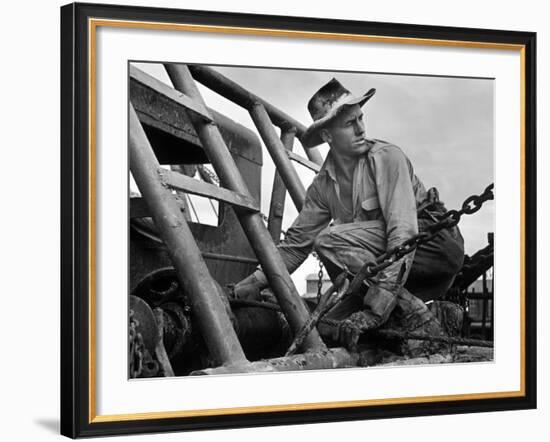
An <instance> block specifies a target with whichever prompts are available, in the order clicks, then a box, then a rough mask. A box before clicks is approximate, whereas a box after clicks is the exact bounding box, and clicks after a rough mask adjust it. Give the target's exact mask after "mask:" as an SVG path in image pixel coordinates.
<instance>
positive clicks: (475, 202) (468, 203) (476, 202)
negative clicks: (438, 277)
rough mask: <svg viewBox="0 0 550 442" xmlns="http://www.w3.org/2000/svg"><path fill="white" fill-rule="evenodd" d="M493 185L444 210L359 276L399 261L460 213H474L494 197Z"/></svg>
mask: <svg viewBox="0 0 550 442" xmlns="http://www.w3.org/2000/svg"><path fill="white" fill-rule="evenodd" d="M494 187H495V185H494V184H490V185H489V186H487V187H486V188H485V190H484V191H483V193H482V194H481V195H471V196H469V197H468V198H466V199H465V200H464V203H462V207H461V209H460V210H449V211H447V212H445V213H444V214H443V215H442V216H441V217H440V218H439V221H437V222H436V223H435V224H432V225H431V226H428V227H427V228H426V232H420V233H418V234H417V235H415V236H413V237H411V238H409V239H407V240H406V241H404V242H403V244H401V245H399V246H396V247H394V248H393V249H392V250H390V251H388V252H386V253H384V254H383V255H381V256H380V257H378V258H377V259H376V261H375V262H370V263H367V264H365V266H363V269H361V271H360V272H359V273H360V274H361V277H364V278H368V277H372V276H374V275H376V274H377V273H378V272H380V271H382V270H384V269H385V268H387V267H389V266H390V265H392V264H393V263H394V262H396V261H399V260H400V259H401V258H403V256H405V255H407V254H409V253H411V252H412V251H414V250H415V249H416V248H417V247H418V246H419V245H421V244H423V243H426V242H428V241H430V240H431V239H432V238H433V237H434V236H436V235H437V233H438V232H439V231H440V230H443V229H446V228H450V227H454V226H456V225H457V224H458V223H459V222H460V219H461V217H462V215H471V214H473V213H476V212H477V211H478V210H479V209H481V207H482V206H483V204H484V203H485V202H486V201H489V200H493V199H494V193H493V189H494ZM364 278H363V279H364Z"/></svg>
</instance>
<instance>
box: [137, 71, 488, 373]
mask: <svg viewBox="0 0 550 442" xmlns="http://www.w3.org/2000/svg"><path fill="white" fill-rule="evenodd" d="M165 68H166V70H167V72H168V75H169V77H170V79H171V81H172V83H173V85H174V88H171V87H169V86H167V85H166V84H164V83H162V82H160V81H159V80H157V79H156V78H154V77H152V76H150V75H148V74H146V73H145V72H143V71H140V70H139V69H137V68H136V67H135V66H133V65H131V66H130V79H129V81H130V88H129V91H130V105H129V106H130V121H129V123H130V134H129V148H130V169H131V174H132V177H133V179H134V180H135V183H136V185H137V188H138V189H139V194H138V193H137V192H136V193H133V194H132V195H131V200H130V214H129V216H130V260H129V262H130V272H129V287H130V294H129V310H130V312H129V377H131V378H134V377H157V376H185V375H190V374H192V375H197V374H220V373H236V372H258V371H282V370H304V369H323V368H339V367H350V366H359V365H373V364H377V363H384V362H388V360H387V358H386V359H384V357H385V355H383V354H381V353H380V352H377V351H375V350H374V349H373V348H368V347H362V348H361V349H360V350H359V351H357V352H350V351H348V350H346V349H344V348H339V347H330V343H328V344H329V345H328V346H327V343H326V342H324V341H323V340H322V339H321V337H320V335H319V333H318V331H317V329H316V327H315V325H316V323H317V322H318V321H319V320H322V318H321V317H322V314H321V313H320V312H321V310H322V308H325V309H326V308H327V306H328V305H329V304H330V303H331V302H337V299H336V297H337V296H341V295H343V294H344V292H345V289H343V287H342V284H343V282H342V281H340V283H338V284H336V283H335V285H334V286H332V287H331V289H329V290H328V291H327V292H326V293H325V295H324V296H323V297H320V298H319V299H318V301H319V303H318V304H319V305H308V304H307V303H306V302H305V301H304V300H303V299H302V298H300V296H299V295H298V293H297V291H296V288H295V287H294V284H293V282H292V279H291V278H290V276H289V274H288V272H287V270H286V267H285V266H284V263H283V262H282V260H281V258H280V256H279V254H278V252H277V250H276V244H277V243H278V241H279V239H280V237H281V223H282V217H283V209H284V202H285V195H286V192H287V191H288V193H289V195H290V197H291V198H292V201H293V203H294V204H295V206H296V208H297V209H298V210H300V209H301V207H302V204H303V201H304V198H305V189H304V186H303V184H302V182H301V181H300V179H299V177H298V174H297V173H296V170H295V169H294V167H293V165H292V161H296V162H299V163H300V164H302V165H304V166H306V167H308V168H310V169H311V170H313V171H315V172H318V171H319V169H320V165H321V164H322V158H321V156H320V155H319V153H318V152H317V151H316V150H307V151H306V154H307V155H308V157H307V158H305V157H301V156H299V155H297V154H296V153H294V152H293V151H292V148H293V143H294V139H295V138H296V137H297V138H299V137H300V136H301V134H302V133H303V132H304V130H305V127H304V126H303V125H302V124H301V123H299V122H298V121H296V120H294V119H293V118H292V117H291V116H289V115H287V114H285V113H284V112H283V111H281V110H279V109H277V108H275V107H274V106H272V105H271V104H269V103H267V102H265V101H264V100H262V99H261V98H260V97H257V96H255V95H253V94H251V93H250V92H248V91H247V90H245V89H244V88H242V87H241V86H239V85H237V84H236V83H234V82H232V81H231V80H229V79H227V78H226V77H224V76H222V75H221V74H219V73H218V72H216V71H215V70H213V69H212V68H209V67H205V66H192V65H189V66H188V65H166V66H165ZM196 82H200V83H202V84H203V85H205V86H206V87H208V88H210V89H212V90H213V91H215V92H217V93H219V94H221V95H222V96H224V97H225V98H227V99H229V100H231V101H233V102H234V103H236V104H238V105H240V106H242V107H244V108H245V109H247V110H248V111H249V113H250V115H251V117H252V119H253V121H254V123H255V125H256V128H257V130H258V133H259V134H260V136H261V138H262V140H263V143H264V145H265V146H266V148H267V150H268V152H269V154H270V155H271V157H272V159H273V161H274V163H275V165H276V167H277V173H276V176H275V179H274V183H273V189H272V194H271V200H270V201H271V206H270V212H269V216H268V217H266V216H265V215H263V214H262V213H261V212H260V208H259V204H258V202H259V201H260V200H261V194H260V192H261V173H262V144H261V142H260V139H259V137H258V135H257V134H256V133H255V132H253V131H251V130H249V129H247V128H245V127H243V126H241V125H239V124H237V123H235V122H234V121H232V120H231V119H229V118H228V117H226V116H224V115H222V114H220V113H218V112H216V111H214V110H212V109H209V108H208V107H207V106H206V104H205V102H204V100H203V99H202V97H201V94H200V92H199V89H198V88H197V85H196ZM274 126H278V128H279V129H280V134H277V132H276V131H275V128H274ZM190 195H198V196H201V197H205V198H208V199H209V200H210V201H216V202H217V203H216V204H217V205H214V204H213V205H212V209H213V212H214V214H215V216H214V220H213V222H211V223H210V225H207V224H205V223H200V222H197V221H200V220H199V219H198V217H197V215H196V213H195V214H193V204H192V201H191V200H190ZM491 195H492V193H491ZM478 208H479V207H478ZM464 213H469V212H468V211H465V212H464ZM481 255H482V256H483V259H481V258H479V257H477V258H476V257H475V255H474V257H473V259H471V260H469V261H468V262H467V265H466V266H465V268H464V269H463V272H462V273H461V275H460V276H459V278H457V282H456V283H455V286H454V287H453V288H452V289H451V290H450V292H449V294H448V295H449V299H451V298H452V299H451V300H453V301H455V302H457V303H460V304H462V305H463V306H464V307H467V304H468V302H469V301H468V299H467V297H466V295H465V293H467V292H466V290H467V288H468V286H469V285H470V284H471V282H473V281H475V280H476V279H478V278H479V276H480V275H482V274H485V272H486V270H487V269H489V268H490V267H491V266H492V242H491V243H490V244H489V246H488V248H486V249H484V252H483V253H482V254H481ZM481 255H480V256H481ZM478 258H479V259H478ZM476 260H477V261H476ZM474 264H475V265H474ZM257 265H261V266H262V268H263V269H264V272H265V273H266V276H267V278H268V280H269V283H270V287H271V290H272V292H271V291H270V292H269V293H266V294H265V296H264V298H263V299H261V300H259V301H256V302H255V301H245V300H239V299H234V298H233V297H231V296H230V294H228V291H227V290H226V289H225V287H226V286H227V285H228V284H231V283H234V282H235V281H238V280H240V279H242V278H244V277H245V276H247V275H248V274H250V273H251V272H252V271H253V270H254V268H255V267H256V266H257ZM468 266H469V267H468ZM346 288H347V286H346ZM484 293H485V295H487V296H489V295H488V292H487V290H485V292H484ZM484 302H485V301H484ZM321 304H323V305H321ZM491 305H492V304H491ZM485 310H486V309H485ZM486 315H487V312H486V311H485V313H484V318H485V316H486ZM465 324H466V326H465V328H464V330H463V333H462V335H463V336H466V338H464V337H457V338H456V339H455V341H452V342H453V343H455V344H457V343H458V344H469V345H472V344H475V345H476V348H484V349H485V350H487V348H488V347H491V344H490V342H488V341H479V342H474V341H473V340H469V341H468V339H467V338H468V337H469V336H468V330H467V328H466V327H467V325H468V321H466V322H465ZM483 324H484V329H483V337H484V338H485V339H487V338H490V335H491V333H486V328H487V321H486V320H485V319H484V320H483ZM491 327H492V321H491ZM390 334H391V333H390ZM386 337H390V336H389V335H388V336H386ZM393 337H394V338H395V336H393ZM402 338H403V337H402ZM404 338H411V337H410V336H409V337H404ZM413 338H414V336H413ZM416 338H419V339H420V338H421V339H424V338H423V337H416ZM461 339H462V341H461ZM449 342H450V341H449ZM289 347H290V349H289ZM472 348H473V347H472ZM478 353H479V352H478ZM477 357H479V358H484V357H485V358H491V357H492V355H491V354H490V351H489V352H485V353H484V352H481V353H479V355H478V356H477ZM392 361H393V362H395V361H396V359H395V358H394V359H392Z"/></svg>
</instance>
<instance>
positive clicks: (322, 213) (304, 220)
mask: <svg viewBox="0 0 550 442" xmlns="http://www.w3.org/2000/svg"><path fill="white" fill-rule="evenodd" d="M331 219H332V217H331V215H330V211H329V208H328V205H327V203H326V201H325V199H324V198H323V197H322V194H321V192H320V191H319V189H318V181H317V180H314V181H313V183H312V184H311V186H310V187H309V189H308V190H307V193H306V199H305V201H304V206H303V207H302V210H301V212H300V214H299V215H298V216H297V217H296V219H295V220H294V223H293V224H292V226H291V227H290V228H289V229H288V230H287V232H286V235H285V238H284V240H283V241H281V243H280V244H279V246H278V248H279V252H280V253H281V256H282V258H283V260H284V262H285V264H286V267H287V269H288V271H289V273H293V272H294V271H295V270H296V269H297V268H298V267H300V265H301V264H302V263H303V262H304V261H305V259H306V258H307V257H308V255H309V254H310V253H311V250H312V248H313V242H314V241H315V238H316V237H317V235H318V234H319V232H320V231H321V230H323V229H324V228H325V227H326V226H327V225H328V223H329V222H330V220H331Z"/></svg>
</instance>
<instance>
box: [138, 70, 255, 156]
mask: <svg viewBox="0 0 550 442" xmlns="http://www.w3.org/2000/svg"><path fill="white" fill-rule="evenodd" d="M142 77H143V78H147V81H145V82H144V81H143V78H142ZM129 81H130V100H131V103H132V105H133V106H134V109H135V110H136V112H137V114H138V117H139V119H140V121H141V123H142V125H143V128H144V129H145V133H146V134H147V137H148V139H149V141H150V143H151V145H152V147H153V150H154V151H155V154H156V156H157V158H158V160H159V162H160V163H161V164H183V163H189V164H193V163H195V164H199V163H206V162H208V159H207V157H206V155H205V153H204V151H203V150H202V147H201V142H200V140H199V137H198V136H197V133H196V132H195V129H194V127H193V125H192V123H191V119H190V117H189V108H188V107H187V106H185V105H184V104H183V103H181V102H177V101H174V100H172V99H170V98H169V97H168V96H166V94H164V93H162V91H164V90H165V89H166V88H168V89H170V90H172V91H174V93H175V94H179V92H177V91H175V90H174V89H172V88H169V87H168V86H166V85H164V84H163V83H161V82H159V81H158V80H156V79H155V78H153V77H151V76H149V75H148V74H146V73H142V75H141V77H140V79H138V78H136V77H135V76H133V77H132V76H131V77H130V79H129ZM157 83H160V86H159V87H158V88H155V87H152V86H154V85H156V84H157ZM159 88H160V90H159ZM180 95H181V94H180ZM186 100H189V99H188V98H186ZM208 113H209V115H210V116H211V117H212V119H213V120H214V121H215V122H216V124H217V125H218V127H219V129H220V132H221V134H222V137H223V138H224V140H225V142H226V144H227V146H228V147H229V150H230V151H231V153H232V154H233V155H238V156H241V157H242V158H245V159H247V160H249V161H251V162H253V163H255V164H258V165H261V164H262V148H261V145H260V140H259V138H258V136H257V134H255V133H254V132H253V131H251V130H250V129H247V128H246V127H244V126H242V125H240V124H238V123H236V122H234V121H233V120H231V119H230V118H228V117H226V116H225V115H223V114H221V113H219V112H216V111H215V110H213V109H208Z"/></svg>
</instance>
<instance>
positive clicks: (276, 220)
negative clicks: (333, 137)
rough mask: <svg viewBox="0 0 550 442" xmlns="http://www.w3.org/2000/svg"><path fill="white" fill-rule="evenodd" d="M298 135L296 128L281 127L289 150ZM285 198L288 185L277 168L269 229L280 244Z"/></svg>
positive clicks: (282, 136)
mask: <svg viewBox="0 0 550 442" xmlns="http://www.w3.org/2000/svg"><path fill="white" fill-rule="evenodd" d="M295 135H296V128H295V127H294V126H292V127H288V128H287V127H285V128H283V129H281V141H282V143H283V146H284V147H285V149H287V150H288V151H289V152H291V151H292V148H293V147H294V137H295ZM285 199H286V187H285V183H284V182H283V179H282V178H281V174H280V173H279V171H278V170H275V176H274V177H273V187H272V190H271V201H270V204H269V216H268V218H267V230H269V233H270V234H271V237H272V238H273V241H274V242H275V244H279V241H280V240H281V231H282V226H283V214H284V211H285Z"/></svg>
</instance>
